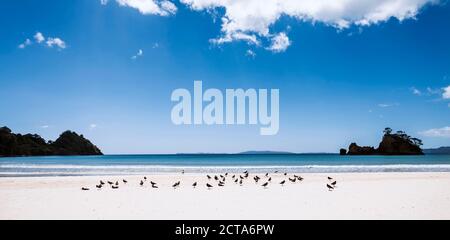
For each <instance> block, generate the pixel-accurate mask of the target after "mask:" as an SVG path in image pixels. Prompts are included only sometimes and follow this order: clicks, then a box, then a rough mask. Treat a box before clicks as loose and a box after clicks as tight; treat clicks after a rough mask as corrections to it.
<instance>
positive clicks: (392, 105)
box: [378, 103, 400, 108]
mask: <svg viewBox="0 0 450 240" xmlns="http://www.w3.org/2000/svg"><path fill="white" fill-rule="evenodd" d="M398 105H400V104H398V103H379V104H378V107H380V108H388V107H395V106H398Z"/></svg>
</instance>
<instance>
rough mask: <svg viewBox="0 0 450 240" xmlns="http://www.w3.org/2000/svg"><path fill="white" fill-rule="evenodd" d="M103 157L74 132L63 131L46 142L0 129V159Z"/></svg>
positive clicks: (98, 150) (92, 145)
mask: <svg viewBox="0 0 450 240" xmlns="http://www.w3.org/2000/svg"><path fill="white" fill-rule="evenodd" d="M54 155H63V156H68V155H103V153H102V152H101V151H100V149H99V148H97V146H95V145H94V144H92V143H91V142H90V141H89V140H87V139H86V138H84V137H83V135H78V134H77V133H76V132H72V131H65V132H63V133H62V134H61V135H60V136H59V138H58V139H56V141H48V142H46V141H45V140H44V139H43V138H42V137H41V136H39V135H38V134H25V135H22V134H15V133H12V132H11V129H9V128H7V127H2V128H0V157H24V156H54Z"/></svg>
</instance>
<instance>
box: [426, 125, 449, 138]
mask: <svg viewBox="0 0 450 240" xmlns="http://www.w3.org/2000/svg"><path fill="white" fill-rule="evenodd" d="M419 134H420V135H423V136H425V137H450V127H443V128H433V129H429V130H426V131H423V132H419Z"/></svg>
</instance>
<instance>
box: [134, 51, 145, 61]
mask: <svg viewBox="0 0 450 240" xmlns="http://www.w3.org/2000/svg"><path fill="white" fill-rule="evenodd" d="M142 56H144V51H142V49H139V50H138V52H137V53H136V55H133V56H131V59H133V60H135V59H137V58H138V57H142Z"/></svg>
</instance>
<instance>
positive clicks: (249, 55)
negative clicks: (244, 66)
mask: <svg viewBox="0 0 450 240" xmlns="http://www.w3.org/2000/svg"><path fill="white" fill-rule="evenodd" d="M245 56H247V57H251V58H255V57H256V53H255V52H253V51H252V50H250V49H248V50H247V51H246V52H245Z"/></svg>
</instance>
